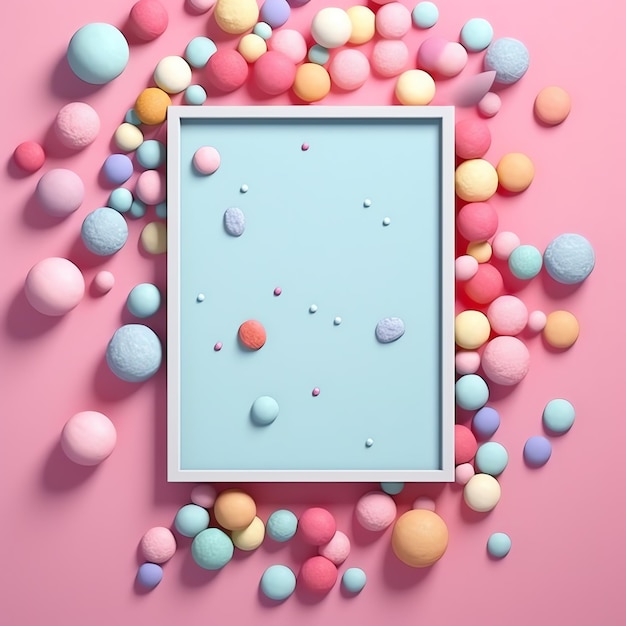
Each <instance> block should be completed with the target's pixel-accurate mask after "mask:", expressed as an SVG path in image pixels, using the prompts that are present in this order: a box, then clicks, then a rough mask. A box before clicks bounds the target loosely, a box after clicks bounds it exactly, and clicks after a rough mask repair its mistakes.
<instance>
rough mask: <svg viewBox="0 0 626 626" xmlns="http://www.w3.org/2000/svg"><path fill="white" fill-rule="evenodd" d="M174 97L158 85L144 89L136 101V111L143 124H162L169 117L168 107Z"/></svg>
mask: <svg viewBox="0 0 626 626" xmlns="http://www.w3.org/2000/svg"><path fill="white" fill-rule="evenodd" d="M171 104H172V99H171V98H170V97H169V95H168V94H166V93H165V92H164V91H163V90H162V89H159V88H158V87H148V88H147V89H144V90H143V91H142V92H141V93H140V94H139V97H138V98H137V100H136V102H135V113H136V114H137V117H138V118H139V119H140V120H141V122H142V124H148V125H149V126H153V125H155V124H162V123H163V122H164V121H165V120H166V118H167V107H168V106H170V105H171Z"/></svg>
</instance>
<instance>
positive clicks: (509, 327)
mask: <svg viewBox="0 0 626 626" xmlns="http://www.w3.org/2000/svg"><path fill="white" fill-rule="evenodd" d="M487 318H488V319H489V323H490V324H491V328H492V330H493V331H494V332H495V333H496V334H498V335H517V334H519V333H521V332H522V331H523V330H524V328H526V324H527V322H528V309H527V308H526V305H525V304H524V303H523V302H522V301H521V300H520V299H519V298H518V297H516V296H500V297H499V298H496V299H495V300H494V301H493V302H492V303H491V304H490V305H489V308H488V309H487Z"/></svg>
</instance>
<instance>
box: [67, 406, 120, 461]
mask: <svg viewBox="0 0 626 626" xmlns="http://www.w3.org/2000/svg"><path fill="white" fill-rule="evenodd" d="M116 441H117V433H116V431H115V426H113V422H111V420H110V419H109V418H108V417H107V416H106V415H104V414H102V413H98V412H97V411H82V412H81V413H76V415H73V416H72V417H70V419H69V420H67V422H66V423H65V426H64V427H63V432H62V433H61V447H62V448H63V452H65V454H66V456H67V457H68V458H69V459H70V460H71V461H74V463H78V464H79V465H97V464H98V463H101V462H102V461H104V459H106V458H107V457H108V456H109V455H110V454H111V452H113V449H114V448H115V443H116Z"/></svg>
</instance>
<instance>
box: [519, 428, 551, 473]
mask: <svg viewBox="0 0 626 626" xmlns="http://www.w3.org/2000/svg"><path fill="white" fill-rule="evenodd" d="M551 454H552V444H551V443H550V442H549V441H548V439H546V438H545V437H542V436H541V435H535V436H534V437H529V438H528V440H527V441H526V444H525V445H524V461H526V463H527V464H528V465H530V466H531V467H541V466H542V465H545V464H546V463H547V462H548V459H549V458H550V455H551Z"/></svg>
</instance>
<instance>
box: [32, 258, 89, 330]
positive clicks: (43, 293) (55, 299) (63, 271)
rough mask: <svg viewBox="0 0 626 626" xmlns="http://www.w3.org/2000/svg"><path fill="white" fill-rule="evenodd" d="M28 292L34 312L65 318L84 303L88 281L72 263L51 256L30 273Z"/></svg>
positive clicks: (36, 265) (37, 264)
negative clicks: (81, 302)
mask: <svg viewBox="0 0 626 626" xmlns="http://www.w3.org/2000/svg"><path fill="white" fill-rule="evenodd" d="M24 292H25V294H26V299H27V300H28V302H30V304H31V306H32V307H33V308H34V309H36V310H37V311H39V312H40V313H43V314H44V315H50V316H53V317H56V316H58V315H65V314H66V313H68V312H69V311H71V310H72V309H73V308H74V307H76V306H77V305H78V303H79V302H80V301H81V300H82V298H83V295H84V293H85V280H84V278H83V275H82V274H81V271H80V270H79V269H78V268H77V267H76V265H74V263H72V262H71V261H68V260H67V259H62V258H60V257H49V258H47V259H43V260H42V261H39V263H36V264H35V265H34V266H33V267H32V268H31V270H30V271H29V272H28V275H27V276H26V281H25V283H24Z"/></svg>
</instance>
